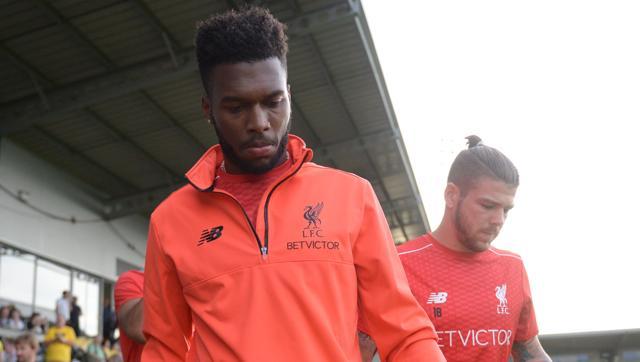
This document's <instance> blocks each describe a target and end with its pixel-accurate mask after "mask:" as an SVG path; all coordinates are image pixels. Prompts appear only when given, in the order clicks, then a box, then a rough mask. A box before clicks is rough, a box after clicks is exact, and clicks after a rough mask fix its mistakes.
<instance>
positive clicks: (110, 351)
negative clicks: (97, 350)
mask: <svg viewBox="0 0 640 362" xmlns="http://www.w3.org/2000/svg"><path fill="white" fill-rule="evenodd" d="M102 349H103V350H104V354H105V356H106V357H107V361H110V362H111V361H114V360H115V359H116V358H117V357H118V356H119V353H118V349H117V348H115V347H112V344H111V341H110V340H108V339H105V340H104V341H102Z"/></svg>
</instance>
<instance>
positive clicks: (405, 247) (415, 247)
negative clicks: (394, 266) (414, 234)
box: [398, 235, 433, 258]
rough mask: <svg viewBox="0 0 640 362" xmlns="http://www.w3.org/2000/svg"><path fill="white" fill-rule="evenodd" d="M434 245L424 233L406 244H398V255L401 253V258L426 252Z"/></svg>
mask: <svg viewBox="0 0 640 362" xmlns="http://www.w3.org/2000/svg"><path fill="white" fill-rule="evenodd" d="M432 245H433V244H432V243H431V242H429V240H427V239H426V238H425V236H424V235H423V236H420V237H418V238H416V239H413V240H411V241H408V242H406V243H404V244H401V245H398V255H400V257H401V258H404V257H408V256H417V255H420V254H424V253H425V252H427V251H428V250H429V249H430V248H431V246H432Z"/></svg>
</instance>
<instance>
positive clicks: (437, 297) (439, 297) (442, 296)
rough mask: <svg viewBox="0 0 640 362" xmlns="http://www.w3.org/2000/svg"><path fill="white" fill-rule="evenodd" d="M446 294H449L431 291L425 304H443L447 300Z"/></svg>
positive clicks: (447, 294)
mask: <svg viewBox="0 0 640 362" xmlns="http://www.w3.org/2000/svg"><path fill="white" fill-rule="evenodd" d="M447 296H449V293H447V292H438V293H431V294H429V299H427V304H443V303H444V302H446V301H447Z"/></svg>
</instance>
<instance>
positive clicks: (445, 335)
mask: <svg viewBox="0 0 640 362" xmlns="http://www.w3.org/2000/svg"><path fill="white" fill-rule="evenodd" d="M467 140H468V141H469V149H467V150H463V151H462V152H460V153H459V154H458V156H457V157H456V158H455V160H454V161H453V164H452V165H451V169H450V171H449V177H448V183H447V186H446V188H445V192H444V198H445V212H444V216H443V218H442V221H441V223H440V225H439V226H438V227H437V228H436V229H435V231H433V232H432V233H429V234H426V235H423V236H420V237H418V238H417V239H414V240H412V241H409V242H407V243H405V244H403V245H401V246H399V247H398V254H399V255H400V260H401V261H402V264H403V266H404V270H405V272H406V274H407V278H408V279H409V284H410V286H411V290H412V292H413V294H414V296H415V297H416V299H417V300H418V303H420V305H421V306H422V308H424V310H425V311H426V312H427V313H428V314H429V317H430V319H431V320H432V321H433V323H434V325H435V327H436V331H437V334H438V345H439V346H440V348H441V349H442V351H443V353H444V355H445V357H446V359H447V361H450V362H455V361H476V362H477V361H480V362H483V361H486V362H495V361H508V360H509V356H510V355H512V356H513V359H514V361H551V359H550V358H549V356H548V355H547V354H546V353H545V351H544V350H543V348H542V346H541V345H540V341H539V340H538V326H537V323H536V317H535V313H534V309H533V302H532V300H531V290H530V288H529V280H528V278H527V273H526V271H525V268H524V265H523V263H522V259H521V258H520V256H518V255H517V254H515V253H512V252H509V251H505V250H500V249H497V248H494V247H492V246H491V242H492V241H493V240H494V239H495V238H496V237H497V236H498V234H499V233H500V230H501V229H502V226H503V225H504V223H505V221H506V218H507V215H508V213H509V210H511V208H512V207H513V201H514V198H515V195H516V190H517V189H518V185H519V183H520V176H519V174H518V170H517V169H516V167H515V166H514V164H513V163H512V162H511V160H509V159H508V158H507V157H506V156H505V155H504V154H503V153H501V152H500V151H498V150H497V149H495V148H492V147H488V146H485V145H484V144H483V143H482V140H481V139H480V137H477V136H469V137H467ZM361 341H365V342H364V343H363V344H364V346H363V347H361V349H362V350H363V351H367V350H369V351H371V350H373V348H371V347H372V346H371V342H366V339H361ZM370 358H371V353H369V355H368V356H365V355H363V359H364V360H370Z"/></svg>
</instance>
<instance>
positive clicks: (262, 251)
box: [260, 246, 267, 260]
mask: <svg viewBox="0 0 640 362" xmlns="http://www.w3.org/2000/svg"><path fill="white" fill-rule="evenodd" d="M260 254H261V255H262V259H263V260H265V259H267V247H266V246H262V247H260Z"/></svg>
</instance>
